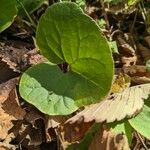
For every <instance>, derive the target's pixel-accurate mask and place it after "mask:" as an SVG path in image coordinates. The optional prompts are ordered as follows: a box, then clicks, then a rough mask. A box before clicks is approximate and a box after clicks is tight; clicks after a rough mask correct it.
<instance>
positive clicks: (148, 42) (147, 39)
mask: <svg viewBox="0 0 150 150" xmlns="http://www.w3.org/2000/svg"><path fill="white" fill-rule="evenodd" d="M144 39H145V41H146V43H147V44H148V46H149V47H150V36H146V37H145V38H144Z"/></svg>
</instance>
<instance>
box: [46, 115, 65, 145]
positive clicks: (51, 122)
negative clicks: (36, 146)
mask: <svg viewBox="0 0 150 150" xmlns="http://www.w3.org/2000/svg"><path fill="white" fill-rule="evenodd" d="M66 120H67V117H65V116H46V118H45V134H46V141H47V142H50V141H52V140H56V133H55V130H54V128H57V127H58V126H59V125H60V124H63V123H64V122H65V121H66Z"/></svg>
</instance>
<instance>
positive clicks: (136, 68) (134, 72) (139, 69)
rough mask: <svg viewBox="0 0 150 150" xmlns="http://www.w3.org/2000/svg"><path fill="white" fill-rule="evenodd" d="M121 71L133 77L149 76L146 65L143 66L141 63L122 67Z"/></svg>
mask: <svg viewBox="0 0 150 150" xmlns="http://www.w3.org/2000/svg"><path fill="white" fill-rule="evenodd" d="M123 72H124V73H125V74H128V75H129V76H131V77H134V76H139V77H143V76H149V73H148V71H147V70H146V66H143V65H133V66H129V67H124V68H123Z"/></svg>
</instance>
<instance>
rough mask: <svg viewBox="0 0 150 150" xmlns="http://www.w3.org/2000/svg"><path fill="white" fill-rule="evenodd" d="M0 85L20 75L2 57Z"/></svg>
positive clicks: (0, 62) (0, 61) (0, 60)
mask: <svg viewBox="0 0 150 150" xmlns="http://www.w3.org/2000/svg"><path fill="white" fill-rule="evenodd" d="M0 70H1V71H0V83H2V82H6V81H7V80H8V79H12V78H14V77H17V76H18V75H19V73H18V72H15V71H14V70H13V69H12V68H11V67H10V66H9V65H8V64H7V62H5V61H4V60H3V59H2V58H1V57H0Z"/></svg>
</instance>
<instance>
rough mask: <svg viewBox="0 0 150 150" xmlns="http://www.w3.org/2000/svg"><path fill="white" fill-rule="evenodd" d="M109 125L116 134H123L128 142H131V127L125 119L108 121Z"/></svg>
mask: <svg viewBox="0 0 150 150" xmlns="http://www.w3.org/2000/svg"><path fill="white" fill-rule="evenodd" d="M109 126H110V127H111V128H112V130H113V131H114V132H115V133H117V134H122V133H123V134H125V135H126V136H127V139H128V143H129V144H131V142H132V132H133V129H132V127H131V125H130V124H129V122H128V121H127V120H123V121H119V122H114V123H110V124H109Z"/></svg>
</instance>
